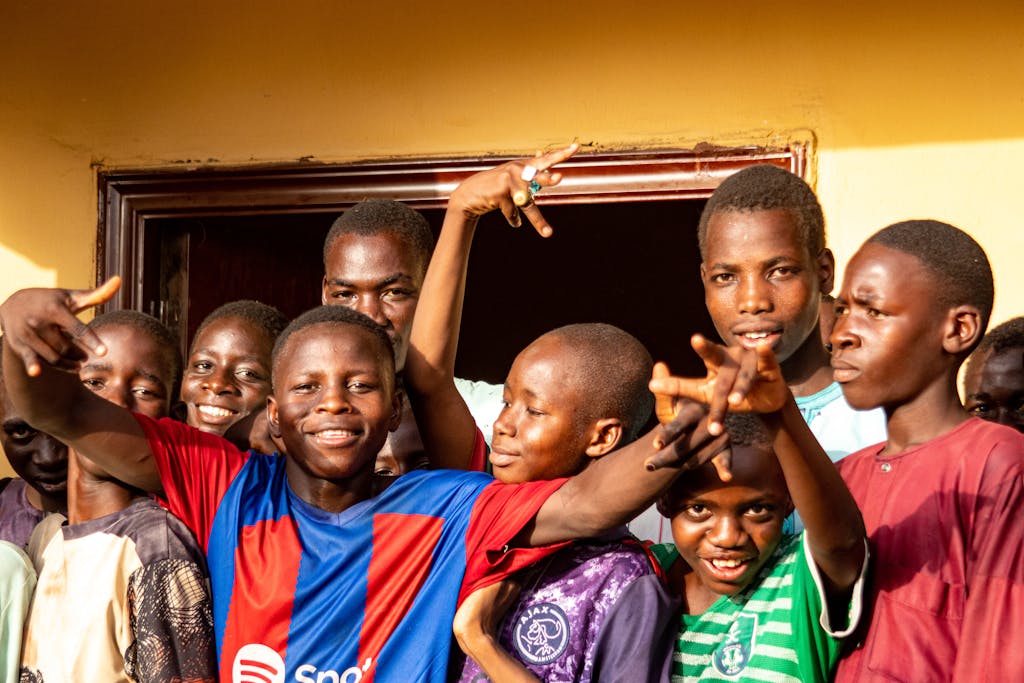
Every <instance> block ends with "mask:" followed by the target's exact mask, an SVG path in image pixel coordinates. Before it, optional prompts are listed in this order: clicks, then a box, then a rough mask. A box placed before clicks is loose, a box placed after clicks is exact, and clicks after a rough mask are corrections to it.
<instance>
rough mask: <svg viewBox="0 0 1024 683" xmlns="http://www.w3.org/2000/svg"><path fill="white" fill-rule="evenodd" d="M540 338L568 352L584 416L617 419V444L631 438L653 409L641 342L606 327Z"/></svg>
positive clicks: (563, 330) (587, 326)
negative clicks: (619, 435) (619, 436)
mask: <svg viewBox="0 0 1024 683" xmlns="http://www.w3.org/2000/svg"><path fill="white" fill-rule="evenodd" d="M543 337H555V338H557V339H560V340H562V341H563V342H565V344H566V345H567V346H568V347H569V348H570V349H571V350H572V360H571V361H570V362H571V363H572V364H573V365H574V368H573V369H574V371H575V376H576V377H578V378H579V381H580V383H581V387H580V388H581V391H582V393H583V396H584V400H585V401H586V406H581V407H585V408H586V410H585V411H584V412H585V414H587V415H590V416H593V417H595V419H600V418H606V417H614V418H618V419H619V420H621V421H622V440H621V441H620V442H619V445H620V446H622V445H625V444H627V443H629V442H630V441H633V440H634V439H636V438H637V437H638V436H639V435H640V431H641V430H642V429H643V428H644V426H645V425H646V424H647V420H648V419H649V418H650V416H651V413H652V411H653V410H654V395H653V394H651V392H650V390H649V389H648V388H647V383H648V382H649V381H650V379H651V369H652V367H653V366H654V361H653V360H652V359H651V354H650V353H649V352H648V351H647V348H646V347H645V346H644V345H643V344H642V343H641V342H640V340H639V339H637V338H636V337H634V336H633V335H631V334H630V333H628V332H626V331H625V330H622V329H620V328H618V327H615V326H614V325H608V324H605V323H579V324H575V325H566V326H565V327H559V328H557V329H554V330H551V331H550V332H548V333H546V334H544V335H543ZM543 337H542V338H543Z"/></svg>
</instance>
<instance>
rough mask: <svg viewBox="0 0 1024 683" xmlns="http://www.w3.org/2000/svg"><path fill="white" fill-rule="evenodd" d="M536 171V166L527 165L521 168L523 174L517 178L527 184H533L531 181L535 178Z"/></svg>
mask: <svg viewBox="0 0 1024 683" xmlns="http://www.w3.org/2000/svg"><path fill="white" fill-rule="evenodd" d="M537 171H538V169H537V167H536V166H530V165H529V164H527V165H526V166H523V172H522V173H520V174H519V177H520V178H521V179H523V180H525V181H526V182H528V183H529V182H533V179H534V178H536V177H537Z"/></svg>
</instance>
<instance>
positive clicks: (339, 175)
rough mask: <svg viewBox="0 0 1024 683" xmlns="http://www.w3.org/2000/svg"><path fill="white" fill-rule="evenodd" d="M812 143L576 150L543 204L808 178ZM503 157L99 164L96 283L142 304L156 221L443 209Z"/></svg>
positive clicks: (688, 195)
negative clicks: (739, 177)
mask: <svg viewBox="0 0 1024 683" xmlns="http://www.w3.org/2000/svg"><path fill="white" fill-rule="evenodd" d="M809 157H810V145H809V144H807V143H790V144H789V145H787V146H786V147H784V148H758V147H745V148H728V149H722V148H709V149H698V150H667V151H656V152H652V151H644V152H621V153H614V154H587V153H581V154H578V155H577V156H576V157H574V158H573V159H570V160H569V161H567V162H565V163H564V164H562V165H561V166H560V168H561V169H562V170H563V171H564V173H565V179H564V180H563V182H562V183H561V184H560V185H559V186H558V187H555V188H551V189H548V190H545V191H544V193H543V195H540V198H539V200H538V203H539V204H542V205H543V204H569V203H594V202H621V201H646V200H658V199H692V198H706V197H708V196H709V195H710V194H711V193H712V192H713V191H714V189H715V188H716V187H717V186H718V184H719V183H720V182H721V181H722V180H723V179H724V178H726V177H728V176H729V175H731V174H733V173H735V172H736V171H738V170H740V169H742V168H745V167H747V166H750V165H753V164H772V165H776V166H780V167H782V168H786V169H788V170H790V171H793V172H794V173H796V174H798V175H801V176H803V177H805V178H806V177H807V175H808V173H809V170H810V159H809ZM503 161H506V158H504V157H479V158H473V159H439V160H427V161H416V160H412V161H396V162H382V163H358V164H336V165H317V166H299V167H296V166H270V167H252V166H249V167H242V168H228V169H211V170H195V171H186V172H182V171H178V170H168V171H162V170H157V171H148V172H142V171H118V170H101V171H100V173H99V179H98V188H99V207H100V213H99V226H98V233H99V234H98V236H97V237H98V242H97V262H96V273H97V282H101V281H103V280H104V279H106V277H107V276H108V275H112V274H120V275H121V277H122V278H123V281H124V284H123V285H122V288H121V291H120V292H118V294H117V295H116V296H115V297H114V299H113V300H112V301H110V302H109V303H108V304H107V305H106V307H105V309H106V310H119V309H136V310H144V301H143V291H142V290H143V277H142V276H143V272H142V271H143V266H142V263H143V245H144V244H145V242H146V230H147V224H148V223H149V221H151V220H155V219H161V218H172V217H188V216H244V215H258V214H287V213H300V212H326V211H337V212H341V211H342V210H344V209H345V208H347V207H349V206H351V205H352V204H355V203H356V202H359V201H362V200H363V199H367V198H374V197H384V198H390V199H396V200H399V201H403V202H406V203H408V204H410V205H412V206H415V207H418V208H438V207H444V205H445V203H446V201H447V197H448V195H449V193H450V192H451V190H452V189H454V188H455V187H456V186H457V185H458V184H459V183H460V182H462V181H463V180H464V179H465V178H467V177H468V176H470V175H472V174H473V173H476V172H477V171H480V170H483V169H486V168H490V167H493V166H495V165H497V164H499V163H502V162H503Z"/></svg>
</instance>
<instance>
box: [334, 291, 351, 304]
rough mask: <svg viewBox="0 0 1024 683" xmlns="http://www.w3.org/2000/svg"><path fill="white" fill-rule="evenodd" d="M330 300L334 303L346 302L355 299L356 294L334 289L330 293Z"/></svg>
mask: <svg viewBox="0 0 1024 683" xmlns="http://www.w3.org/2000/svg"><path fill="white" fill-rule="evenodd" d="M331 298H332V299H335V300H336V301H343V302H348V301H352V300H353V299H355V298H356V293H355V292H354V291H352V290H351V289H336V290H334V291H333V292H331Z"/></svg>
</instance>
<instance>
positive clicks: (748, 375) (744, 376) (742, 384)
mask: <svg viewBox="0 0 1024 683" xmlns="http://www.w3.org/2000/svg"><path fill="white" fill-rule="evenodd" d="M758 365H759V361H758V354H757V353H745V354H743V357H742V358H741V359H740V367H739V370H738V371H737V373H736V379H735V380H734V381H733V384H732V390H731V391H730V392H729V405H730V406H732V407H733V408H735V407H737V406H739V405H740V404H742V403H743V400H744V399H745V398H746V397H747V394H749V393H750V388H751V386H753V384H754V380H756V379H757V374H758V373H757V367H758Z"/></svg>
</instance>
